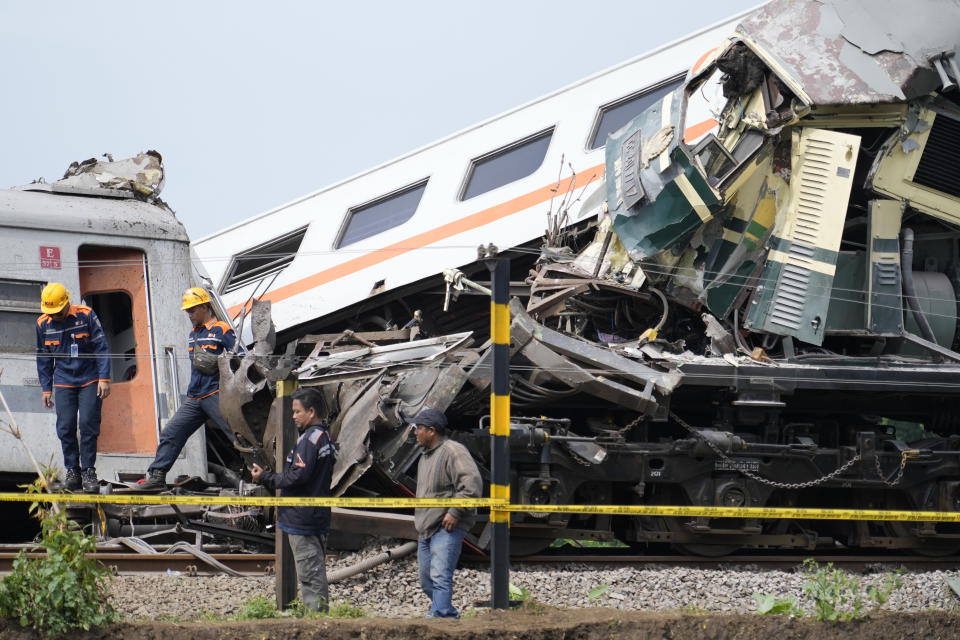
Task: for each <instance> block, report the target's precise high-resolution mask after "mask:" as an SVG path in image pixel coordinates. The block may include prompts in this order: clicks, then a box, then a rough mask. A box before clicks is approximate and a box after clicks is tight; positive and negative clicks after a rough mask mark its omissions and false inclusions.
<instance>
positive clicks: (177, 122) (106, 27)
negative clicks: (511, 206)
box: [0, 0, 758, 240]
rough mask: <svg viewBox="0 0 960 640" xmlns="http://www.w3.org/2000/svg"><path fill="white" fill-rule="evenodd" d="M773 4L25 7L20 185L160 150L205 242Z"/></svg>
mask: <svg viewBox="0 0 960 640" xmlns="http://www.w3.org/2000/svg"><path fill="white" fill-rule="evenodd" d="M757 4H758V2H757V0H727V1H724V2H706V1H700V0H696V1H692V0H685V1H683V2H676V1H664V2H652V1H650V0H643V1H638V0H632V1H619V0H607V1H605V2H599V3H586V2H569V1H566V0H551V1H549V2H540V1H532V0H508V1H501V0H484V1H483V2H474V3H465V2H450V1H449V0H448V1H446V2H440V1H436V2H434V1H431V2H418V1H416V0H412V1H410V2H355V3H332V2H330V3H325V2H307V1H303V2H283V1H276V0H275V1H273V2H269V3H266V2H247V1H233V2H213V1H209V0H203V1H192V2H180V1H177V0H166V1H165V2H160V3H148V2H112V1H110V2H107V1H95V2H84V3H79V2H65V1H64V2H43V1H39V0H32V1H29V2H26V1H24V2H14V1H6V2H3V3H2V4H0V51H2V53H3V57H2V59H3V66H4V70H5V74H4V76H5V80H6V82H5V90H4V92H3V93H4V99H3V101H2V103H0V126H2V131H3V136H2V140H3V144H2V145H0V149H2V151H0V188H6V187H10V186H14V185H19V184H24V183H27V182H30V181H31V180H33V179H36V178H39V177H41V176H42V177H44V178H46V179H47V180H48V181H52V180H55V179H57V178H60V177H61V176H62V174H63V171H64V170H65V169H66V168H67V166H68V165H69V164H70V162H71V161H73V160H83V159H85V158H89V157H92V156H100V155H101V154H103V153H104V152H110V153H112V154H113V155H114V157H115V158H121V157H128V156H132V155H135V154H136V153H137V152H139V151H143V150H147V149H156V150H157V151H159V152H160V153H161V154H162V155H163V158H164V165H165V167H166V172H167V173H166V187H165V189H164V191H163V195H162V197H163V198H164V199H165V200H166V201H167V202H168V203H169V204H170V206H172V207H173V209H174V210H175V211H176V212H177V215H178V216H179V218H180V220H182V221H183V223H184V224H185V225H186V228H187V232H188V233H189V234H190V237H191V238H192V239H194V240H199V239H200V238H202V237H203V236H206V235H208V234H210V233H213V232H215V231H218V230H220V229H223V228H225V227H227V226H229V225H231V224H234V223H236V222H239V221H241V220H243V219H245V218H248V217H250V216H253V215H256V214H258V213H261V212H263V211H266V210H268V209H272V208H274V207H276V206H278V205H280V204H283V203H285V202H287V201H289V200H292V199H294V198H296V197H299V196H302V195H305V194H307V193H310V192H312V191H315V190H317V189H320V188H321V187H323V186H325V185H327V184H330V183H332V182H336V181H338V180H340V179H343V178H345V177H348V176H350V175H353V174H355V173H357V172H360V171H362V170H364V169H368V168H370V167H372V166H374V165H377V164H380V163H382V162H384V161H387V160H390V159H391V158H394V157H396V156H399V155H401V154H403V153H406V152H407V151H411V150H413V149H415V148H417V147H421V146H423V145H425V144H427V143H429V142H432V141H434V140H436V139H438V138H442V137H444V136H446V135H449V134H451V133H453V132H455V131H457V130H459V129H462V128H464V127H466V126H469V125H471V124H474V123H476V122H479V121H481V120H485V119H487V118H489V117H492V116H495V115H497V114H499V113H501V112H503V111H506V110H508V109H510V108H512V107H515V106H517V105H519V104H522V103H524V102H528V101H530V100H533V99H535V98H537V97H539V96H542V95H544V94H547V93H550V92H552V91H554V90H556V89H559V88H561V87H563V86H565V85H567V84H570V83H571V82H574V81H576V80H579V79H580V78H583V77H586V76H588V75H591V74H593V73H596V72H598V71H601V70H603V69H605V68H607V67H610V66H612V65H614V64H617V63H619V62H622V61H624V60H627V59H629V58H633V57H635V56H637V55H639V54H641V53H643V52H645V51H648V50H650V49H652V48H655V47H657V46H659V45H661V44H665V43H666V42H669V41H671V40H674V39H676V38H679V37H682V36H683V35H686V34H687V33H690V32H692V31H694V30H697V29H699V28H701V27H704V26H707V25H710V24H713V23H714V22H718V21H720V20H722V19H724V18H726V17H728V16H730V15H732V14H734V13H737V12H739V11H741V10H744V9H747V8H750V7H753V6H756V5H757ZM689 62H690V63H692V62H693V61H689Z"/></svg>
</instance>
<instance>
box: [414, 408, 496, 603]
mask: <svg viewBox="0 0 960 640" xmlns="http://www.w3.org/2000/svg"><path fill="white" fill-rule="evenodd" d="M410 422H412V423H413V424H415V425H416V435H417V443H418V444H419V445H420V446H421V447H423V453H422V454H421V456H420V463H419V466H418V467H417V497H418V498H479V497H480V494H481V493H482V491H483V480H482V479H481V477H480V470H479V469H477V463H476V462H474V461H473V457H472V456H471V455H470V452H469V451H467V448H466V447H464V446H463V445H462V444H460V443H459V442H456V441H455V440H450V439H448V438H447V436H446V434H447V417H446V416H445V415H444V414H443V412H442V411H439V410H437V409H431V408H426V409H424V410H423V411H421V412H420V413H418V414H417V416H416V417H415V418H413V419H412V420H410ZM475 519H476V512H475V511H474V510H473V509H466V508H458V507H451V508H449V509H448V508H444V507H432V508H418V509H416V510H415V512H414V525H415V526H416V528H417V533H418V534H419V536H420V547H419V550H418V555H417V562H418V564H419V566H420V586H421V587H422V588H423V591H424V593H426V594H427V596H429V597H430V613H428V614H427V617H428V618H459V617H460V612H459V611H457V610H456V608H455V607H454V606H453V603H452V596H453V571H454V569H456V568H457V560H459V559H460V549H461V548H462V546H463V537H464V535H465V534H466V533H467V530H468V529H469V528H470V527H471V526H472V525H473V523H474V520H475Z"/></svg>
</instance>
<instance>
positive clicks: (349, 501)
mask: <svg viewBox="0 0 960 640" xmlns="http://www.w3.org/2000/svg"><path fill="white" fill-rule="evenodd" d="M0 502H67V503H83V504H178V505H179V504H192V505H210V506H216V505H234V506H245V507H354V508H360V509H390V508H394V509H395V508H408V509H412V508H414V507H474V508H476V507H491V506H505V504H506V503H504V502H503V501H498V500H491V499H489V498H294V497H283V498H278V497H275V496H196V495H193V496H182V495H178V496H172V495H159V494H150V493H147V494H143V493H112V494H109V495H100V494H86V493H0Z"/></svg>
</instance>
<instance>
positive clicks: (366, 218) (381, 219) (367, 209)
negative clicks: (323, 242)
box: [334, 180, 427, 249]
mask: <svg viewBox="0 0 960 640" xmlns="http://www.w3.org/2000/svg"><path fill="white" fill-rule="evenodd" d="M426 188H427V181H426V180H422V181H420V182H418V183H416V184H414V185H410V186H409V187H404V188H402V189H400V190H399V191H394V192H393V193H389V194H387V195H385V196H381V197H380V198H377V199H376V200H374V201H373V202H368V203H367V204H363V205H360V206H359V207H354V208H352V209H350V210H349V211H347V217H346V219H345V220H344V223H343V227H342V229H341V231H340V235H339V237H338V239H337V242H336V243H335V244H334V247H335V248H337V249H339V248H340V247H345V246H347V245H348V244H353V243H354V242H359V241H360V240H363V239H364V238H369V237H370V236H374V235H376V234H378V233H380V232H381V231H386V230H387V229H392V228H393V227H397V226H400V225H401V224H403V223H404V222H406V221H407V220H409V219H410V218H412V217H413V214H414V213H415V212H416V211H417V207H418V206H419V205H420V198H422V197H423V192H424V191H425V190H426Z"/></svg>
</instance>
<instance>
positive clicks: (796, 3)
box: [737, 0, 960, 105]
mask: <svg viewBox="0 0 960 640" xmlns="http://www.w3.org/2000/svg"><path fill="white" fill-rule="evenodd" d="M737 33H738V35H740V36H742V37H744V38H745V39H746V40H747V41H748V43H750V44H751V46H752V48H755V49H756V48H757V47H759V49H760V50H761V51H762V52H763V53H764V54H766V56H767V57H769V58H772V59H773V61H774V62H775V63H776V64H778V65H780V66H781V67H782V68H783V70H784V71H786V73H787V74H789V75H790V76H791V77H792V79H793V80H794V81H795V82H797V83H798V84H799V85H800V87H801V88H802V90H803V92H804V93H805V94H806V95H807V96H808V97H809V99H810V101H811V102H812V104H815V105H833V104H867V103H876V102H897V101H904V100H909V99H913V98H916V97H919V96H922V95H925V94H927V93H929V92H930V91H933V90H935V89H937V88H938V87H939V86H940V80H939V76H938V74H937V72H936V71H935V70H934V69H933V67H932V66H931V65H930V63H929V61H928V60H927V58H928V56H930V55H932V54H936V53H941V52H943V51H957V47H958V45H960V4H958V3H956V2H953V1H952V0H925V1H918V2H913V3H909V4H908V3H903V2H897V1H893V0H833V1H832V2H818V1H816V0H774V1H773V2H770V3H769V4H766V5H764V6H763V7H760V8H759V9H757V10H756V11H754V12H752V13H751V14H750V15H748V16H747V17H746V18H744V19H743V21H742V22H741V23H740V25H739V26H738V27H737Z"/></svg>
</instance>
